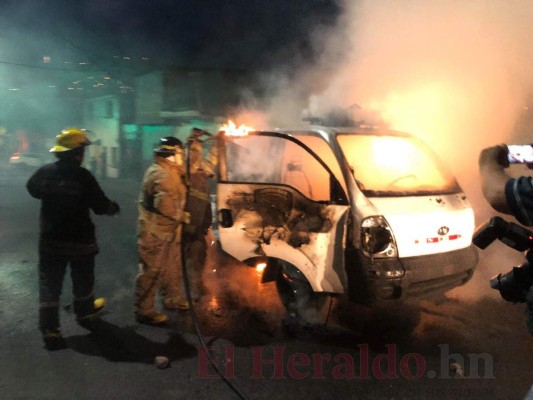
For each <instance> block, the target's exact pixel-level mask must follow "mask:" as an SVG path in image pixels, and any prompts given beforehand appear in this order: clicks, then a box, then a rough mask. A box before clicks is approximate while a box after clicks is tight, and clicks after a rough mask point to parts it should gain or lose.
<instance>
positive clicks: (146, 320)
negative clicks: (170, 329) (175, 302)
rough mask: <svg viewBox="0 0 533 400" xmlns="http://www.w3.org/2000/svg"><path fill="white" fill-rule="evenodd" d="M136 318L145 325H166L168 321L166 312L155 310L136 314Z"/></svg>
mask: <svg viewBox="0 0 533 400" xmlns="http://www.w3.org/2000/svg"><path fill="white" fill-rule="evenodd" d="M135 320H136V321H137V322H138V323H140V324H145V325H154V326H159V325H165V324H166V323H167V322H168V317H167V316H166V314H163V313H160V312H157V311H154V312H152V313H149V314H137V313H136V314H135Z"/></svg>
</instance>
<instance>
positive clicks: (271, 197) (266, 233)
mask: <svg viewBox="0 0 533 400" xmlns="http://www.w3.org/2000/svg"><path fill="white" fill-rule="evenodd" d="M220 138H221V140H219V168H218V173H217V175H218V176H217V183H216V217H217V232H216V234H217V237H218V239H219V242H220V246H221V248H222V250H223V251H224V252H226V253H228V254H229V255H231V256H233V257H234V258H236V259H237V260H239V261H242V262H243V263H245V264H247V265H250V266H255V265H258V264H262V265H263V266H266V268H265V269H264V272H263V281H264V282H267V281H270V280H275V281H276V285H277V288H278V292H279V295H280V297H281V299H282V301H283V303H284V305H285V306H286V307H287V309H288V310H289V311H290V312H293V313H296V314H298V313H301V310H302V309H304V308H309V307H314V306H316V305H317V304H319V303H320V299H323V298H324V297H325V296H340V297H343V298H344V299H346V300H348V301H351V302H355V303H359V304H365V305H374V304H381V303H389V304H392V303H397V302H402V301H405V300H420V299H425V298H430V297H432V296H435V295H438V294H442V293H444V292H446V291H448V290H450V289H452V288H454V287H456V286H459V285H463V284H464V283H466V282H467V281H468V280H469V279H470V278H471V276H472V274H473V272H474V270H475V267H476V264H477V262H478V254H477V250H476V249H475V247H474V246H473V245H472V242H471V238H472V234H473V231H474V228H475V223H474V213H473V210H472V207H471V205H470V203H469V201H468V199H467V198H466V195H465V194H464V193H463V191H462V189H461V188H460V186H459V184H458V183H457V181H456V179H455V177H454V176H453V175H452V174H451V173H450V171H449V170H448V168H447V167H446V166H445V165H444V163H443V162H442V161H441V160H440V159H439V158H438V157H437V155H436V154H435V153H434V152H433V151H432V150H431V149H430V148H429V147H428V146H427V145H425V144H424V143H423V142H422V141H421V140H419V139H417V138H416V137H414V136H412V135H409V134H407V133H403V132H397V131H392V130H388V129H380V128H369V127H368V128H367V127H357V128H330V127H322V126H311V127H304V128H295V129H292V128H291V129H276V130H272V131H252V132H248V133H247V134H245V135H237V136H235V135H229V134H225V133H224V132H221V134H220Z"/></svg>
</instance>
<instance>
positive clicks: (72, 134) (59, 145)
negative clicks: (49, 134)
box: [50, 128, 91, 153]
mask: <svg viewBox="0 0 533 400" xmlns="http://www.w3.org/2000/svg"><path fill="white" fill-rule="evenodd" d="M86 132H87V131H86V130H85V129H78V128H67V129H63V130H62V131H60V132H59V135H57V136H56V144H55V146H54V147H52V148H51V149H50V153H61V152H64V151H70V150H74V149H77V148H78V147H83V146H88V145H90V144H91V141H90V140H89V139H88V138H87V135H86Z"/></svg>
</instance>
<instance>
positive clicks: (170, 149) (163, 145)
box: [154, 136, 183, 156]
mask: <svg viewBox="0 0 533 400" xmlns="http://www.w3.org/2000/svg"><path fill="white" fill-rule="evenodd" d="M178 149H183V143H182V142H181V140H179V139H178V138H175V137H174V136H165V137H162V138H161V140H160V141H159V146H157V147H156V148H155V149H154V153H157V154H161V155H164V156H171V155H174V154H176V151H177V150H178Z"/></svg>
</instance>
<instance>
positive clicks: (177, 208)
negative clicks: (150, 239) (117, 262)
mask: <svg viewBox="0 0 533 400" xmlns="http://www.w3.org/2000/svg"><path fill="white" fill-rule="evenodd" d="M185 192H186V189H185V185H184V183H183V181H182V178H181V174H180V168H179V167H178V166H177V165H176V164H174V163H173V162H171V161H169V160H167V159H166V158H164V157H160V156H155V157H154V163H153V164H152V165H151V166H150V167H148V169H147V170H146V172H145V174H144V178H143V182H142V188H141V193H140V194H139V218H138V220H137V234H138V235H140V234H141V233H143V232H150V233H152V234H153V235H155V236H156V237H157V238H159V239H161V240H167V241H172V240H176V241H180V240H181V226H182V223H183V222H186V221H187V220H188V218H187V214H186V213H185V212H184V208H185V195H186V193H185Z"/></svg>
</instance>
